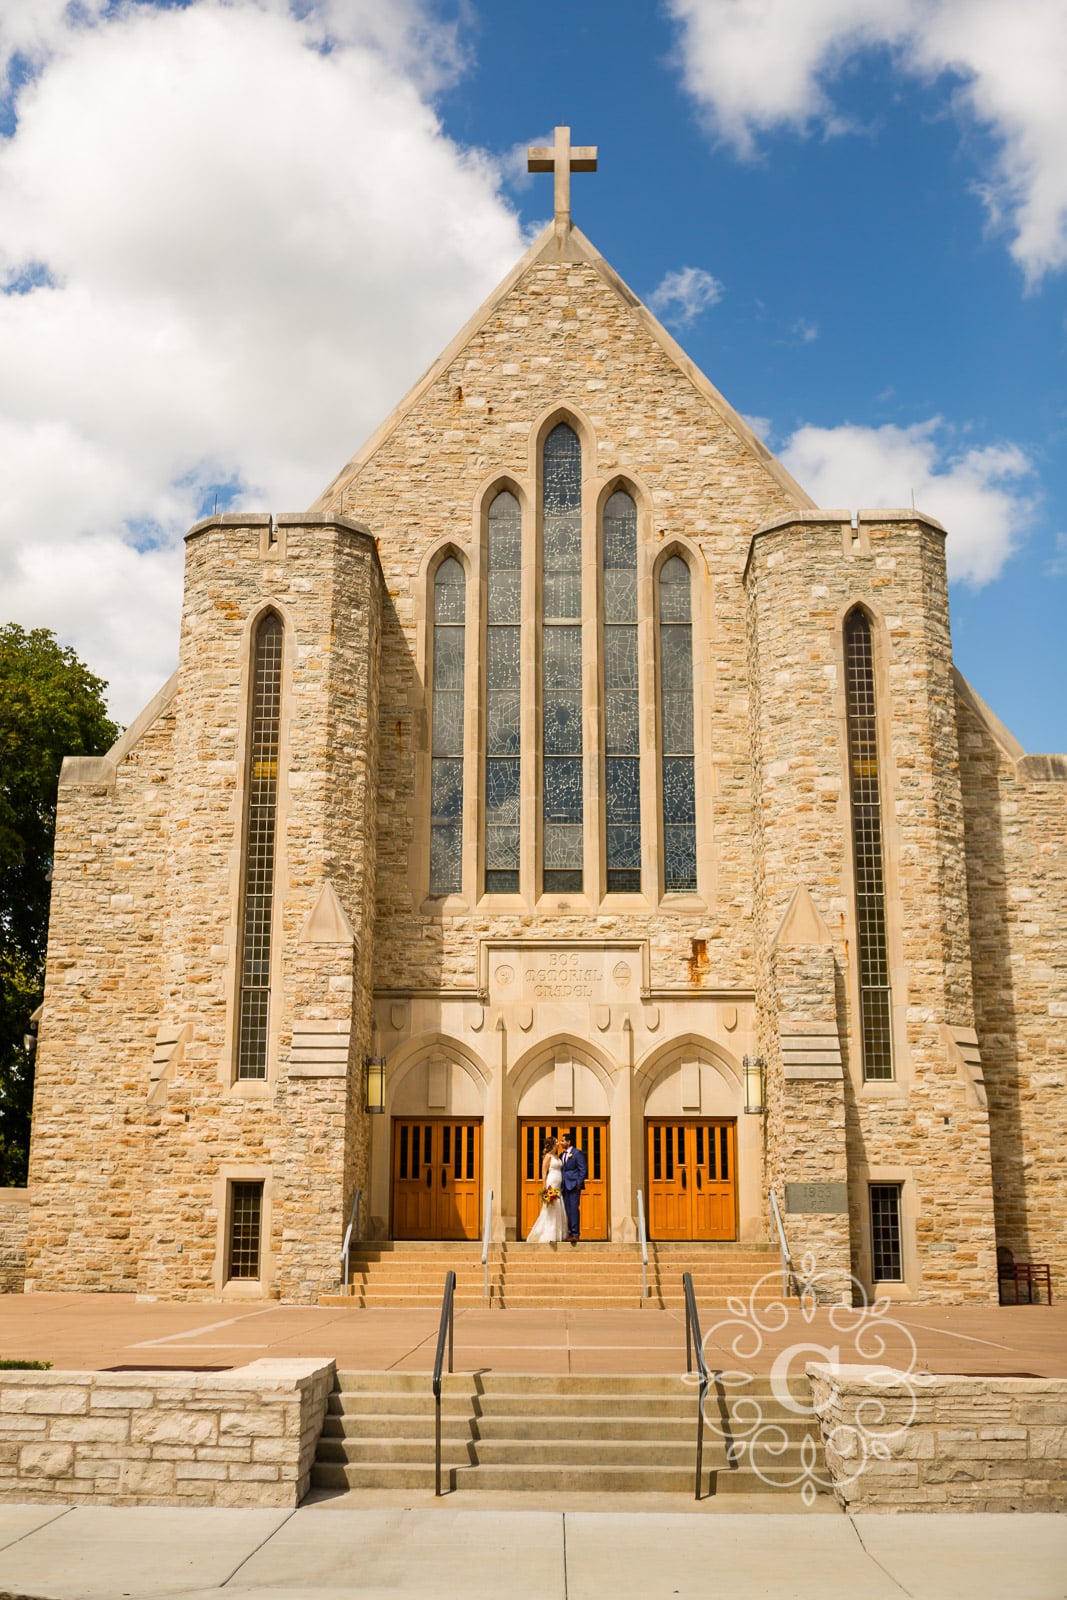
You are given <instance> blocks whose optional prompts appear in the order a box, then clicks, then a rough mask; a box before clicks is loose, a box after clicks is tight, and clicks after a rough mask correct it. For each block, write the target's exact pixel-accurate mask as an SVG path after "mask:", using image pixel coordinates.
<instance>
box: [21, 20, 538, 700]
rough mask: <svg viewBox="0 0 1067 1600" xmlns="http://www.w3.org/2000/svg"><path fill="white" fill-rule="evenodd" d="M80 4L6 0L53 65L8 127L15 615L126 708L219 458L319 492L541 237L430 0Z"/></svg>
mask: <svg viewBox="0 0 1067 1600" xmlns="http://www.w3.org/2000/svg"><path fill="white" fill-rule="evenodd" d="M97 9H100V8H97ZM65 15H66V12H65V10H64V8H63V7H62V6H61V5H58V4H57V5H41V6H38V5H37V4H36V3H34V4H33V5H32V6H30V5H19V6H15V7H11V5H10V0H8V5H7V15H6V16H5V20H4V30H3V32H0V48H6V49H7V50H8V51H9V52H10V51H11V50H12V49H13V48H15V47H18V48H19V49H21V50H23V51H24V52H25V53H26V54H27V55H31V56H32V57H33V59H34V60H35V61H36V62H37V64H38V68H39V71H38V76H37V78H36V79H35V81H34V82H32V83H30V84H28V85H26V86H24V87H23V88H22V89H21V91H20V94H19V99H18V102H17V112H18V122H17V126H16V128H15V131H14V133H13V135H12V137H11V138H10V139H9V140H7V141H2V142H0V215H2V216H3V218H4V227H3V230H2V232H0V282H11V281H15V282H18V281H19V280H20V279H21V280H22V283H23V285H25V283H26V282H27V281H30V282H32V281H33V277H34V275H35V276H36V278H37V279H41V278H42V277H43V278H44V282H43V284H42V286H39V287H31V288H29V289H27V290H26V292H21V293H9V294H6V295H2V294H0V349H2V351H3V359H2V361H0V459H2V460H3V462H4V470H3V473H2V475H0V591H2V594H3V612H4V615H3V616H0V621H3V620H9V619H11V620H17V621H21V622H23V623H25V624H27V625H36V624H44V625H46V626H54V627H56V628H57V630H58V631H60V632H61V634H62V636H63V637H64V638H65V639H67V640H69V641H70V642H72V643H73V644H74V645H75V647H76V648H78V649H79V650H80V651H81V652H82V653H83V654H84V655H85V657H86V659H87V660H88V662H89V664H90V666H92V667H93V668H94V669H95V670H97V671H99V672H101V673H102V674H103V675H104V676H106V677H109V678H110V680H111V683H112V701H113V705H114V708H115V710H116V712H117V714H118V715H119V716H120V717H122V718H124V719H128V718H130V717H131V716H132V715H134V714H135V712H136V711H137V709H138V708H139V705H140V703H141V702H142V701H143V700H144V699H146V698H147V697H148V696H149V695H150V694H151V693H152V692H153V691H154V689H155V688H156V687H158V685H159V683H160V682H161V681H162V680H163V678H164V677H165V676H166V675H167V673H168V672H169V671H170V670H171V668H172V666H173V662H174V658H175V653H176V642H177V618H178V608H179V601H180V587H181V586H180V565H181V555H180V546H181V535H182V533H183V532H184V531H185V529H186V527H187V526H188V525H189V523H190V522H191V521H192V520H194V519H195V517H196V515H197V514H198V511H199V508H200V507H201V505H202V504H203V501H204V497H205V495H206V494H208V493H209V489H210V486H212V485H214V484H218V483H231V484H233V485H235V486H236V488H237V492H238V501H239V502H240V503H246V504H255V505H256V506H259V507H270V508H273V509H277V510H299V509H300V508H301V507H302V506H304V505H307V504H308V503H309V502H310V501H311V500H312V499H313V498H314V497H315V495H316V494H317V493H318V492H319V491H320V490H321V489H322V487H323V486H324V485H325V484H326V483H327V482H328V481H329V479H330V478H331V477H332V475H333V473H334V472H335V471H336V470H337V469H338V468H339V467H340V466H341V465H342V464H343V462H344V461H345V460H346V459H347V458H348V456H349V455H350V454H351V453H352V451H353V450H354V449H355V447H356V446H357V445H358V444H359V443H360V442H361V441H362V439H363V438H364V437H365V436H366V435H367V434H368V433H369V432H370V431H371V430H372V429H373V428H374V427H375V426H376V425H377V423H378V422H379V421H380V420H381V418H382V416H383V415H384V414H385V413H386V412H387V410H388V408H389V406H390V405H391V404H392V403H393V402H394V401H395V400H396V399H397V398H399V396H400V395H401V394H402V393H403V391H404V389H405V388H406V387H407V386H408V384H409V383H410V382H412V381H413V380H414V379H415V378H416V377H417V376H418V374H419V372H420V371H422V370H423V369H424V368H425V366H426V364H427V363H428V362H429V361H430V360H431V359H432V358H433V356H434V355H436V354H437V352H438V350H439V349H440V348H441V347H442V346H443V345H444V344H445V343H446V342H447V340H448V339H449V338H450V337H451V335H452V334H453V333H454V331H455V329H456V328H457V327H459V326H461V325H462V323H463V322H464V321H465V319H466V318H467V317H468V316H469V315H470V313H471V311H472V310H473V309H474V307H475V306H476V305H477V303H478V301H479V300H480V299H481V298H482V297H483V296H484V295H485V294H486V293H487V292H488V290H489V289H490V288H491V287H492V286H493V284H494V283H495V282H496V281H498V279H499V278H500V277H502V276H503V274H504V273H505V272H506V271H507V270H508V269H509V267H510V266H511V265H512V264H513V262H514V261H515V259H516V257H517V255H518V254H519V253H520V251H521V249H522V247H523V238H522V234H521V229H520V227H519V224H518V221H517V219H516V217H515V215H514V213H513V212H512V211H511V210H510V209H509V207H508V206H507V205H506V204H505V202H504V201H503V199H502V198H501V195H500V192H499V187H498V184H499V178H498V173H497V170H496V168H495V167H494V165H493V164H492V163H491V161H490V160H489V158H488V157H486V156H485V155H483V154H480V153H478V152H469V151H463V150H461V149H459V148H458V147H457V146H455V145H454V144H453V143H451V142H450V141H449V140H448V139H447V138H445V136H444V135H443V134H442V132H441V129H440V126H439V124H438V122H437V119H436V117H435V115H434V112H433V110H432V107H431V105H430V104H429V101H428V98H427V96H428V93H429V92H430V90H431V89H432V88H433V87H434V86H435V85H437V84H439V83H440V82H442V81H444V80H445V79H447V77H448V75H449V73H453V72H455V71H456V70H458V63H459V59H460V57H459V52H458V49H457V46H456V41H455V36H454V34H453V33H452V32H451V31H449V30H447V29H446V30H437V29H435V27H434V25H433V24H432V23H431V22H430V21H429V20H427V18H428V13H424V12H423V11H422V10H421V9H420V6H419V5H418V4H416V3H415V0H404V3H398V4H393V5H390V6H388V7H383V6H381V5H379V4H378V3H377V0H331V3H330V4H326V5H323V4H320V5H317V6H313V7H311V8H308V9H307V10H306V14H305V15H303V16H302V17H300V18H296V17H294V16H292V15H290V14H289V11H288V9H287V7H286V6H285V4H283V3H282V0H270V3H267V0H264V3H262V4H256V3H254V0H229V3H224V0H197V3H194V4H192V5H189V6H186V7H180V8H166V9H156V8H155V7H150V6H144V5H138V6H133V7H126V8H122V9H119V10H117V11H116V12H114V14H109V15H108V16H107V17H105V18H103V19H102V20H99V21H97V22H96V23H95V24H94V23H93V22H92V9H91V8H86V7H83V8H82V15H83V17H88V18H89V19H90V20H89V21H88V22H86V21H82V22H79V23H77V24H76V25H70V24H68V23H66V22H65V21H64V17H65ZM327 44H328V45H329V48H325V47H324V46H325V45H327ZM398 201H402V202H403V203H398ZM30 268H33V269H34V272H32V273H29V275H28V269H30ZM42 268H43V269H46V272H44V273H42V271H41V269H42ZM131 619H133V620H132V621H131Z"/></svg>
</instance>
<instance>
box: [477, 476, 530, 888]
mask: <svg viewBox="0 0 1067 1600" xmlns="http://www.w3.org/2000/svg"><path fill="white" fill-rule="evenodd" d="M488 579H489V581H488V590H487V596H486V624H487V626H486V668H485V681H486V690H485V890H486V893H487V894H514V893H517V891H518V888H519V843H520V840H519V792H520V781H521V779H520V773H521V768H520V759H519V757H520V747H521V742H522V741H521V700H520V685H521V680H522V625H521V618H522V514H521V511H520V509H519V502H518V501H517V500H516V498H515V496H514V495H513V494H511V493H510V491H509V490H507V489H505V490H503V491H502V492H501V493H500V494H498V495H497V496H496V497H495V498H494V500H493V502H492V504H491V505H490V507H489V563H488Z"/></svg>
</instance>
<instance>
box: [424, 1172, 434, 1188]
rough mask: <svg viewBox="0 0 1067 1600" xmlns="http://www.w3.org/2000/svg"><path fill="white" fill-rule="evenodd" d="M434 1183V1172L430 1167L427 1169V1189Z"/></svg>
mask: <svg viewBox="0 0 1067 1600" xmlns="http://www.w3.org/2000/svg"><path fill="white" fill-rule="evenodd" d="M432 1182H433V1172H432V1171H431V1169H430V1168H429V1167H427V1168H426V1187H427V1189H428V1188H429V1187H430V1185H431V1183H432Z"/></svg>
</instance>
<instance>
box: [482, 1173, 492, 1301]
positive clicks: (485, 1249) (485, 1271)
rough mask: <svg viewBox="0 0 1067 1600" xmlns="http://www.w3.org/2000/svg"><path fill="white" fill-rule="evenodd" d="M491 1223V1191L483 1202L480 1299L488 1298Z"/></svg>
mask: <svg viewBox="0 0 1067 1600" xmlns="http://www.w3.org/2000/svg"><path fill="white" fill-rule="evenodd" d="M492 1221H493V1191H492V1189H490V1191H489V1196H488V1199H487V1200H486V1202H485V1224H484V1226H483V1228H482V1298H483V1299H485V1300H488V1298H489V1230H490V1228H491V1226H492Z"/></svg>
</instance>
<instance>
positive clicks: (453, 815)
mask: <svg viewBox="0 0 1067 1600" xmlns="http://www.w3.org/2000/svg"><path fill="white" fill-rule="evenodd" d="M466 608H467V595H466V579H465V577H464V574H463V568H462V567H461V566H460V564H459V562H458V561H457V560H456V559H455V557H454V556H449V557H448V559H447V560H446V561H442V562H441V565H440V566H439V567H438V569H437V574H436V577H435V579H434V586H433V704H432V718H433V721H432V732H431V741H430V751H431V755H430V893H431V895H446V894H458V893H459V891H460V889H461V888H462V887H463V695H464V681H465V674H464V652H465V648H466V637H467V629H466Z"/></svg>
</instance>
